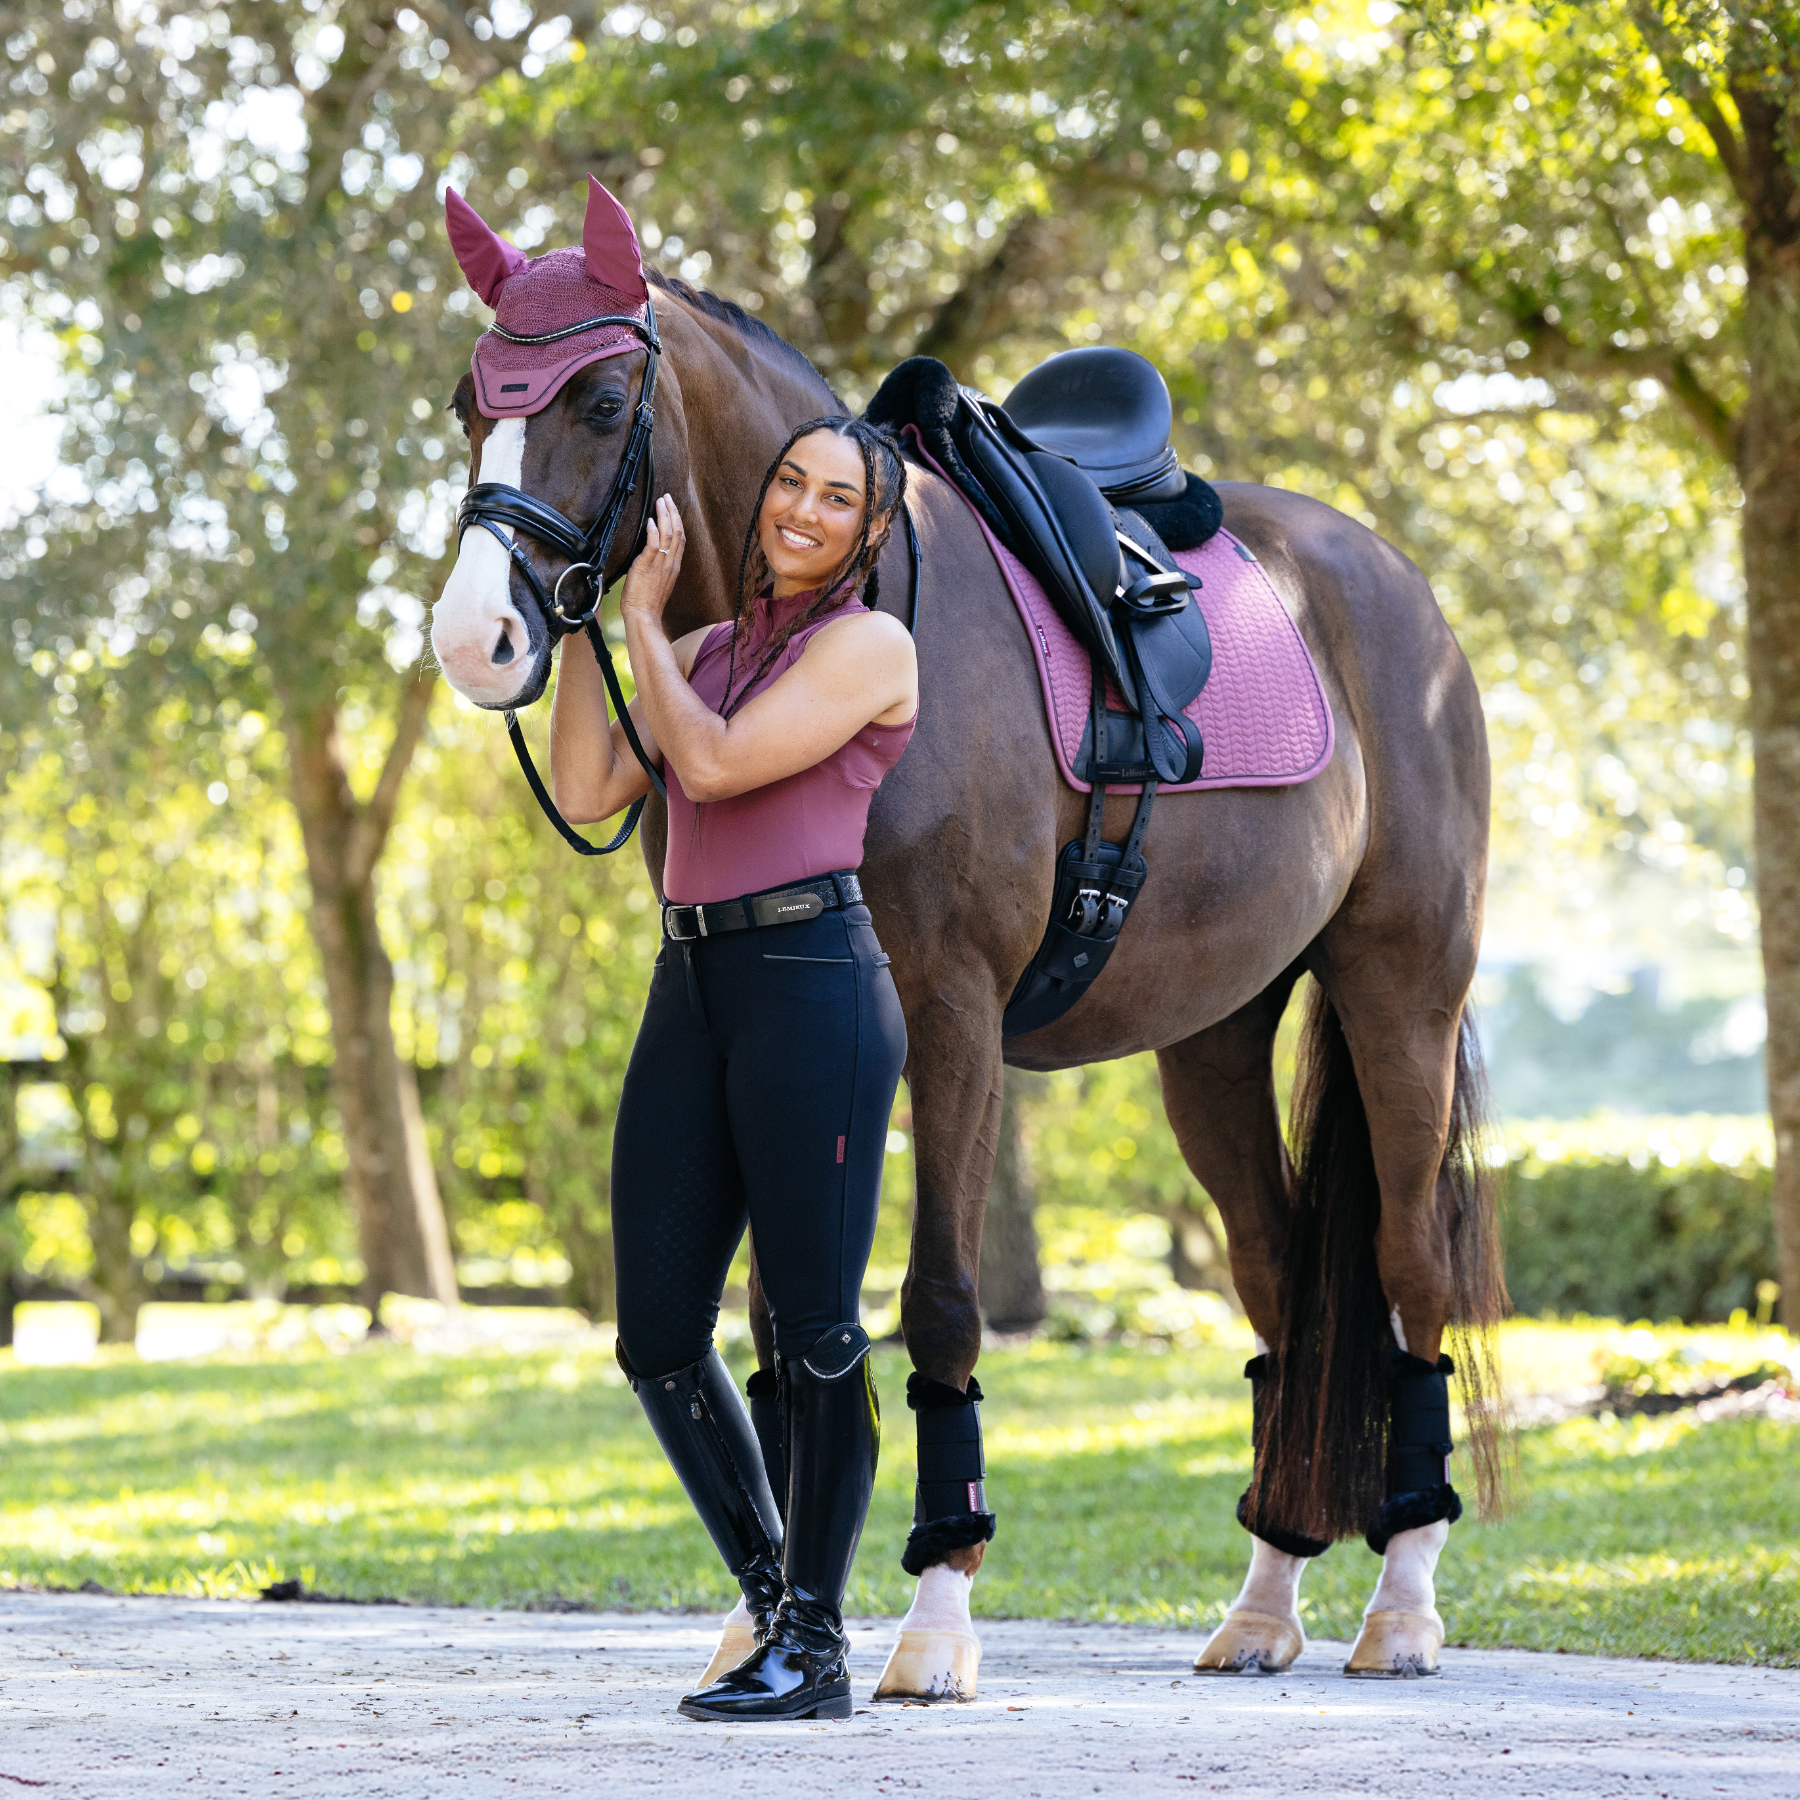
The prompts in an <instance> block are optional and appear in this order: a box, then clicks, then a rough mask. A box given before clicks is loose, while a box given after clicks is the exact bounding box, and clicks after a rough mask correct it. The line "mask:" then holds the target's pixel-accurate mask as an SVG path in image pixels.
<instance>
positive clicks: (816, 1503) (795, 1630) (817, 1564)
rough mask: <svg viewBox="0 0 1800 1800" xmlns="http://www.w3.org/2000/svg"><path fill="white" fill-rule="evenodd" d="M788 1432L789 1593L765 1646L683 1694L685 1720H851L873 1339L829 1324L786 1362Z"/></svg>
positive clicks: (877, 1418) (870, 1470) (874, 1420)
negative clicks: (849, 1628) (851, 1651)
mask: <svg viewBox="0 0 1800 1800" xmlns="http://www.w3.org/2000/svg"><path fill="white" fill-rule="evenodd" d="M781 1383H782V1388H783V1390H784V1391H783V1403H784V1406H785V1409H786V1425H787V1433H786V1435H787V1468H788V1503H787V1546H786V1551H785V1554H784V1557H783V1563H782V1572H783V1576H784V1578H785V1583H786V1585H785V1589H784V1591H783V1593H782V1596H781V1604H780V1606H778V1607H777V1608H776V1611H775V1620H774V1623H773V1625H772V1626H771V1627H770V1630H769V1635H768V1638H767V1640H766V1641H765V1642H763V1643H762V1644H759V1645H758V1646H757V1648H756V1649H755V1650H754V1651H753V1652H752V1653H751V1655H750V1656H749V1657H748V1658H747V1659H746V1660H745V1661H743V1662H741V1663H739V1664H738V1666H737V1667H736V1668H735V1669H732V1670H731V1671H730V1672H729V1673H727V1674H726V1675H724V1676H722V1677H721V1678H720V1679H719V1680H718V1681H715V1682H714V1683H713V1684H712V1686H711V1687H708V1688H702V1689H701V1690H700V1691H699V1692H698V1693H695V1694H689V1695H688V1696H687V1697H686V1698H685V1699H684V1700H683V1701H682V1702H681V1713H682V1716H683V1717H684V1718H689V1719H724V1720H755V1719H847V1718H849V1717H850V1715H851V1713H852V1712H853V1711H854V1710H855V1707H854V1704H853V1703H852V1701H851V1698H850V1671H849V1664H848V1655H847V1650H848V1646H847V1645H846V1643H845V1641H844V1620H843V1615H842V1613H841V1612H840V1610H839V1609H840V1607H841V1606H842V1605H843V1600H844V1588H845V1586H846V1585H847V1584H848V1582H849V1580H850V1564H851V1562H852V1561H853V1560H854V1558H855V1556H856V1545H857V1540H858V1539H859V1538H860V1537H861V1536H862V1528H863V1520H864V1518H865V1517H866V1516H867V1515H868V1511H869V1497H870V1495H871V1494H872V1493H873V1492H874V1488H875V1463H876V1459H877V1457H878V1456H879V1454H880V1450H881V1412H880V1408H879V1407H878V1405H877V1404H876V1400H875V1382H874V1378H873V1372H872V1371H871V1370H870V1368H869V1335H868V1333H867V1332H866V1331H864V1330H863V1328H862V1327H861V1326H860V1325H856V1324H852V1323H846V1324H843V1325H834V1326H833V1327H832V1328H831V1330H829V1331H828V1332H826V1333H825V1335H824V1336H823V1337H821V1338H820V1339H819V1341H818V1342H817V1343H816V1344H814V1345H813V1347H812V1349H810V1350H809V1351H808V1352H807V1353H806V1355H805V1356H803V1357H799V1358H789V1357H784V1358H783V1359H782V1363H781Z"/></svg>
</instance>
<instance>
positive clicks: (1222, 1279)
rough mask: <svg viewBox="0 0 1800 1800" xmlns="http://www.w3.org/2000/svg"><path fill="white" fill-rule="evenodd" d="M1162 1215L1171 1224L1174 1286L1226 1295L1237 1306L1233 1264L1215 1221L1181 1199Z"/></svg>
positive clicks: (1170, 1258) (1170, 1235) (1170, 1251)
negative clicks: (1184, 1203) (1186, 1204)
mask: <svg viewBox="0 0 1800 1800" xmlns="http://www.w3.org/2000/svg"><path fill="white" fill-rule="evenodd" d="M1163 1217H1164V1219H1165V1220H1166V1221H1167V1222H1168V1227H1169V1273H1170V1274H1171V1275H1172V1276H1173V1277H1174V1278H1175V1285H1176V1286H1177V1287H1184V1288H1192V1289H1201V1288H1204V1289H1206V1290H1207V1291H1209V1292H1211V1293H1215V1294H1223V1295H1224V1296H1225V1298H1226V1299H1227V1300H1229V1301H1230V1302H1231V1304H1232V1306H1233V1307H1236V1306H1237V1304H1238V1299H1237V1290H1236V1289H1235V1288H1234V1287H1233V1286H1232V1285H1231V1266H1230V1263H1229V1261H1228V1259H1227V1257H1226V1254H1225V1246H1224V1245H1223V1244H1221V1243H1220V1242H1219V1236H1218V1233H1217V1232H1216V1231H1214V1230H1213V1226H1212V1221H1211V1220H1210V1219H1209V1218H1208V1217H1207V1216H1206V1214H1205V1213H1204V1212H1202V1211H1201V1210H1200V1208H1199V1207H1197V1206H1185V1205H1182V1204H1181V1203H1179V1202H1177V1203H1176V1204H1175V1205H1173V1206H1171V1207H1170V1208H1169V1210H1168V1211H1167V1212H1166V1213H1164V1215H1163Z"/></svg>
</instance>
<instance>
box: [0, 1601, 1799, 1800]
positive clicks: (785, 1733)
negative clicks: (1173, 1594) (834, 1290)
mask: <svg viewBox="0 0 1800 1800" xmlns="http://www.w3.org/2000/svg"><path fill="white" fill-rule="evenodd" d="M892 1630H893V1628H892V1625H891V1623H890V1622H887V1621H865V1622H862V1623H859V1624H858V1625H857V1627H856V1631H855V1640H854V1641H855V1646H856V1656H855V1663H854V1671H855V1674H856V1677H857V1681H858V1686H859V1689H860V1690H861V1692H862V1693H863V1694H865V1695H866V1694H867V1692H868V1689H869V1686H870V1685H871V1684H872V1683H873V1680H874V1678H875V1676H876V1674H877V1673H878V1672H879V1669H880V1664H881V1657H882V1655H883V1654H884V1653H885V1649H886V1646H887V1644H888V1643H889V1642H891V1641H892ZM981 1630H982V1634H983V1639H984V1642H985V1645H986V1654H985V1659H984V1662H983V1666H982V1671H981V1698H980V1700H979V1701H976V1702H975V1703H973V1704H971V1705H967V1706H945V1707H923V1706H894V1705H883V1706H879V1707H877V1706H867V1707H865V1708H862V1709H859V1711H858V1712H857V1715H856V1717H855V1718H854V1719H853V1720H851V1721H849V1722H848V1723H845V1724H837V1725H780V1726H763V1727H760V1728H754V1729H752V1728H739V1729H728V1728H726V1727H724V1726H715V1725H695V1724H690V1723H688V1722H687V1721H685V1720H682V1719H679V1718H677V1717H676V1716H675V1715H674V1711H673V1703H674V1700H675V1698H676V1697H677V1696H678V1695H679V1694H680V1692H681V1691H682V1689H683V1687H684V1686H686V1685H688V1684H690V1683H691V1682H692V1680H693V1679H694V1677H695V1676H697V1675H698V1673H699V1671H700V1669H701V1668H702V1666H703V1665H704V1663H705V1660H706V1656H707V1654H708V1652H709V1649H710V1644H711V1637H712V1625H711V1622H710V1621H708V1620H705V1619H701V1618H695V1617H690V1616H680V1615H676V1616H670V1615H661V1614H647V1615H646V1614H635V1615H612V1614H602V1613H574V1614H562V1615H552V1614H544V1613H507V1612H496V1613H480V1612H468V1611H458V1610H452V1609H446V1608H433V1607H397V1606H322V1605H297V1606H275V1605H243V1604H238V1603H233V1602H226V1601H216V1602H209V1601H187V1600H155V1599H132V1600H126V1599H114V1598H110V1597H105V1596H98V1595H95V1596H89V1595H80V1594H69V1595H64V1594H17V1593H7V1594H0V1800H5V1796H7V1795H9V1794H14V1793H17V1794H20V1795H23V1794H25V1793H26V1792H27V1791H31V1790H41V1791H42V1792H43V1793H44V1794H45V1795H46V1796H47V1797H48V1796H58V1797H61V1796H103V1797H106V1800H110V1797H111V1796H115V1795H116V1796H126V1797H128V1800H162V1797H163V1796H173V1795H182V1796H191V1795H213V1794H217V1795H239V1794H242V1795H249V1796H256V1797H257V1800H274V1797H276V1796H289V1795H291V1796H296V1797H301V1796H304V1797H306V1800H337V1797H339V1796H342V1797H344V1800H351V1797H354V1800H388V1797H389V1796H395V1797H401V1796H404V1797H407V1800H411V1797H413V1796H418V1797H420V1800H425V1797H430V1800H440V1797H441V1796H471V1797H473V1796H485V1795H490V1794H491V1795H511V1794H530V1795H533V1796H538V1795H544V1796H550V1795H559V1794H578V1795H584V1796H590V1795H591V1796H596V1797H599V1796H607V1797H610V1796H614V1795H653V1796H655V1797H656V1800H690V1797H691V1800H737V1797H738V1796H743V1795H757V1796H761V1795H769V1796H778V1797H779V1800H813V1797H814V1796H819V1797H821V1800H822V1797H824V1796H830V1800H863V1797H864V1796H869V1795H877V1796H880V1795H903V1794H920V1795H925V1796H930V1797H931V1800H989V1797H990V1796H996V1795H1018V1796H1021V1797H1023V1796H1028V1795H1044V1796H1055V1797H1057V1800H1062V1797H1064V1796H1078V1795H1079V1796H1087V1795H1090V1794H1102V1795H1108V1796H1111V1795H1129V1796H1131V1797H1132V1800H1138V1797H1139V1796H1150V1797H1160V1796H1164V1795H1180V1796H1190V1795H1194V1794H1220V1793H1223V1794H1231V1795H1234V1796H1238V1797H1239V1800H1243V1797H1246V1796H1264V1795H1267V1796H1283V1797H1285V1796H1290V1795H1302V1794H1305V1795H1333V1794H1373V1795H1383V1796H1413V1795H1420V1796H1430V1797H1433V1800H1435V1797H1436V1796H1440V1795H1441V1796H1456V1797H1457V1800H1463V1797H1464V1796H1468V1795H1495V1796H1514V1795H1517V1796H1520V1797H1521V1800H1523V1797H1525V1796H1533V1795H1556V1796H1571V1797H1573V1796H1581V1797H1582V1800H1589V1797H1592V1796H1601V1795H1609V1794H1620V1795H1636V1796H1643V1797H1644V1800H1653V1797H1657V1800H1660V1797H1661V1796H1680V1797H1681V1800H1687V1797H1688V1796H1695V1797H1704V1800H1711V1797H1712V1796H1714V1795H1717V1794H1726V1795H1743V1796H1746V1797H1747V1796H1750V1795H1755V1796H1757V1797H1758V1800H1774V1797H1776V1796H1787V1795H1800V1671H1794V1670H1762V1669H1736V1668H1718V1667H1713V1666H1697V1665H1694V1664H1684V1663H1650V1662H1627V1661H1603V1660H1599V1659H1594V1658H1587V1657H1573V1656H1545V1655H1535V1654H1530V1653H1525V1652H1518V1651H1478V1650H1450V1651H1447V1652H1446V1653H1445V1656H1444V1675H1443V1677H1442V1679H1440V1680H1436V1681H1415V1682H1405V1683H1400V1682H1395V1683H1386V1682H1352V1681H1346V1680H1344V1679H1343V1678H1342V1677H1341V1676H1339V1674H1338V1673H1337V1670H1338V1666H1339V1664H1340V1663H1341V1662H1342V1660H1343V1654H1344V1651H1343V1646H1342V1645H1335V1644H1325V1643H1316V1644H1313V1645H1312V1646H1310V1647H1309V1649H1308V1651H1307V1653H1306V1655H1305V1656H1304V1657H1303V1658H1302V1660H1301V1662H1300V1664H1299V1665H1298V1666H1297V1668H1296V1669H1295V1670H1294V1671H1292V1672H1291V1673H1289V1674H1288V1675H1285V1676H1280V1677H1274V1678H1261V1679H1259V1678H1255V1677H1250V1678H1244V1677H1235V1678H1226V1679H1219V1678H1212V1679H1198V1678H1196V1677H1194V1676H1193V1675H1192V1674H1190V1672H1189V1666H1190V1664H1191V1662H1192V1659H1193V1655H1194V1651H1195V1648H1196V1646H1197V1641H1198V1640H1197V1639H1196V1638H1195V1637H1194V1636H1191V1635H1189V1634H1185V1633H1180V1632H1166V1631H1157V1630H1151V1629H1146V1628H1141V1627H1128V1626H1091V1625H1052V1624H1040V1623H1033V1622H1031V1621H1005V1622H1003V1621H998V1620H990V1621H986V1622H983V1624H982V1626H981Z"/></svg>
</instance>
